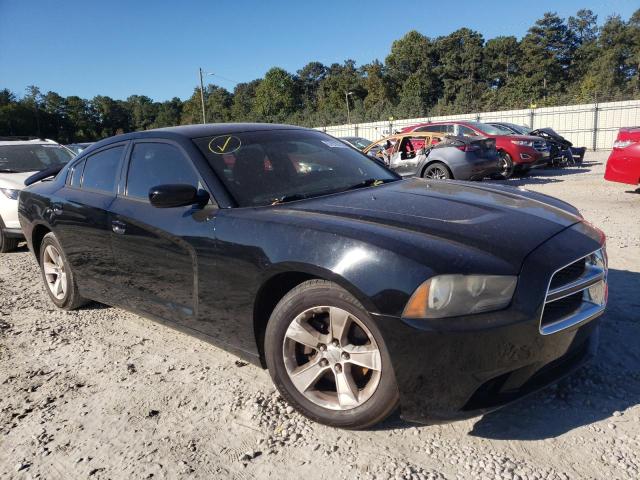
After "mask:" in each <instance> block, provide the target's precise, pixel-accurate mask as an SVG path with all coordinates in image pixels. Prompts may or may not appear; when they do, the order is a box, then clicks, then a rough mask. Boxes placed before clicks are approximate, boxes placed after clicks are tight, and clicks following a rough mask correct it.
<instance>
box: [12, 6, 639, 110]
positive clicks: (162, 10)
mask: <svg viewBox="0 0 640 480" xmlns="http://www.w3.org/2000/svg"><path fill="white" fill-rule="evenodd" d="M639 7H640V4H639V3H638V0H608V1H606V2H605V1H600V2H598V1H590V0H562V1H558V0H535V1H527V2H523V1H522V0H510V1H502V0H500V1H490V0H485V1H484V2H481V1H478V0H474V1H467V0H456V1H455V2H446V1H445V2H443V1H441V0H439V1H427V0H422V1H420V0H402V1H401V2H396V1H391V0H386V1H379V0H367V1H366V2H364V1H349V0H342V1H338V0H323V1H317V0H316V1H309V0H306V1H305V0H297V1H291V0H280V1H277V0H272V1H268V0H265V1H259V0H254V1H248V0H234V1H228V0H210V1H204V0H180V1H175V0H174V1H168V0H155V1H149V0H129V1H124V0H106V1H105V0H103V1H100V2H98V1H95V0H94V1H92V0H83V1H80V0H57V1H54V0H0V89H1V88H9V89H10V90H12V91H13V92H14V93H16V94H17V95H19V96H22V95H23V94H24V92H25V88H26V87H27V86H28V85H37V86H38V87H40V89H41V90H42V91H43V92H46V91H49V90H52V91H55V92H57V93H59V94H61V95H63V96H68V95H78V96H80V97H84V98H92V97H94V96H95V95H108V96H110V97H113V98H117V99H125V98H126V97H128V96H129V95H133V94H140V95H147V96H149V97H151V98H152V99H154V100H158V101H162V100H167V99H170V98H172V97H175V96H177V97H180V98H182V99H185V98H187V97H189V96H190V95H191V93H192V92H193V89H194V87H196V86H197V85H198V81H199V80H198V68H199V67H202V68H203V69H204V70H205V71H206V72H211V73H214V74H215V75H213V76H208V77H207V80H206V81H207V83H214V84H217V85H220V86H222V87H225V88H227V89H228V90H233V87H234V86H235V83H234V82H246V81H250V80H253V79H255V78H260V77H262V76H263V75H264V74H265V72H266V71H267V70H269V68H271V67H274V66H278V67H282V68H284V69H286V70H288V71H289V72H291V73H295V72H296V71H297V70H299V69H300V68H302V67H303V66H304V65H305V64H307V63H308V62H310V61H319V62H322V63H324V64H327V65H328V64H331V63H334V62H339V63H342V62H343V61H344V60H345V59H353V60H355V61H356V63H357V64H358V65H361V64H364V63H368V62H370V61H372V60H374V59H379V60H381V61H384V58H385V57H386V55H387V54H388V53H389V51H390V48H391V44H392V42H393V41H394V40H396V39H398V38H401V37H402V36H403V35H404V34H405V33H406V32H408V31H409V30H413V29H415V30H418V31H419V32H421V33H423V34H424V35H427V36H429V37H438V36H440V35H447V34H449V33H451V32H452V31H454V30H456V29H458V28H462V27H468V28H471V29H473V30H477V31H479V32H480V33H482V35H483V36H484V38H485V40H486V39H490V38H493V37H496V36H499V35H515V36H516V37H518V38H520V37H522V36H523V35H524V34H526V31H527V29H528V28H529V27H530V26H531V25H532V24H533V23H534V22H535V21H536V20H537V19H538V18H541V17H542V15H543V13H544V12H546V11H554V12H557V13H558V14H559V15H560V16H562V17H565V18H566V17H568V16H569V15H572V14H575V12H576V11H578V10H579V9H580V8H590V9H591V10H593V11H594V12H595V13H596V14H597V15H598V20H599V23H601V22H603V21H604V20H605V18H606V17H607V16H609V15H611V14H620V15H621V16H622V17H623V18H624V19H628V18H629V17H630V16H631V14H632V13H633V12H634V11H635V10H636V9H638V8H639Z"/></svg>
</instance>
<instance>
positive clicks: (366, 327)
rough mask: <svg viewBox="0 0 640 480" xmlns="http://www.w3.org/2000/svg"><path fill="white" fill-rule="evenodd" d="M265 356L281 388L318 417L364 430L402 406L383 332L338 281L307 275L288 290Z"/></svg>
mask: <svg viewBox="0 0 640 480" xmlns="http://www.w3.org/2000/svg"><path fill="white" fill-rule="evenodd" d="M265 358H266V361H267V366H268V368H269V373H270V374H271V378H272V379H273V382H274V384H275V385H276V387H277V389H278V391H279V392H280V394H281V395H282V396H283V397H284V398H285V400H287V402H289V403H290V404H291V405H292V406H294V407H295V408H296V409H297V410H298V411H299V412H300V413H302V414H303V415H305V416H307V417H308V418H310V419H312V420H314V421H316V422H319V423H323V424H325V425H330V426H333V427H339V428H353V429H355V428H365V427H368V426H370V425H373V424H376V423H378V422H380V421H382V420H384V419H385V418H386V417H387V416H388V415H389V414H390V413H391V412H392V411H393V410H394V409H395V408H396V406H397V404H398V390H397V387H396V382H395V376H394V373H393V368H392V366H391V359H390V358H389V354H388V351H387V348H386V346H385V343H384V340H383V339H382V335H381V333H380V331H379V330H378V328H377V326H376V325H375V323H374V322H373V320H371V317H370V316H369V314H368V313H367V311H366V310H365V309H364V308H363V307H362V305H360V303H359V302H358V301H357V300H356V299H355V298H354V297H353V296H352V295H351V294H349V293H348V292H347V291H346V290H344V289H342V288H341V287H339V286H338V285H336V284H334V283H331V282H328V281H324V280H310V281H307V282H304V283H302V284H301V285H299V286H298V287H296V288H295V289H293V290H292V291H291V292H289V293H288V294H287V295H285V297H284V298H283V299H282V300H281V301H280V302H279V303H278V305H277V306H276V308H275V309H274V311H273V314H272V315H271V318H270V319H269V323H268V325H267V331H266V335H265Z"/></svg>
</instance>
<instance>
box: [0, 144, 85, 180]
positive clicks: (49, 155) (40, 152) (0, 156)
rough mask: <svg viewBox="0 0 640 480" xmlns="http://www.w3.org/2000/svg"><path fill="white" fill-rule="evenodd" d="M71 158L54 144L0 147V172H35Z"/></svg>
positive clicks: (69, 154)
mask: <svg viewBox="0 0 640 480" xmlns="http://www.w3.org/2000/svg"><path fill="white" fill-rule="evenodd" d="M72 158H73V153H71V152H70V151H69V150H67V149H66V148H64V147H61V146H60V145H56V144H41V145H0V172H5V173H6V172H9V173H12V172H15V173H18V172H35V171H39V170H44V169H45V168H49V167H53V166H55V165H64V164H65V163H67V162H69V160H71V159H72Z"/></svg>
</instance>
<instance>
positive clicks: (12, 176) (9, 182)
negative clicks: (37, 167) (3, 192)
mask: <svg viewBox="0 0 640 480" xmlns="http://www.w3.org/2000/svg"><path fill="white" fill-rule="evenodd" d="M34 173H36V172H35V171H34V172H19V173H3V172H0V188H10V189H12V190H22V189H23V188H24V181H25V180H26V179H27V178H29V177H30V176H31V175H33V174H34Z"/></svg>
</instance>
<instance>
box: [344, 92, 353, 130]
mask: <svg viewBox="0 0 640 480" xmlns="http://www.w3.org/2000/svg"><path fill="white" fill-rule="evenodd" d="M349 95H353V92H344V101H345V102H346V103H347V124H348V125H351V111H350V110H349Z"/></svg>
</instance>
